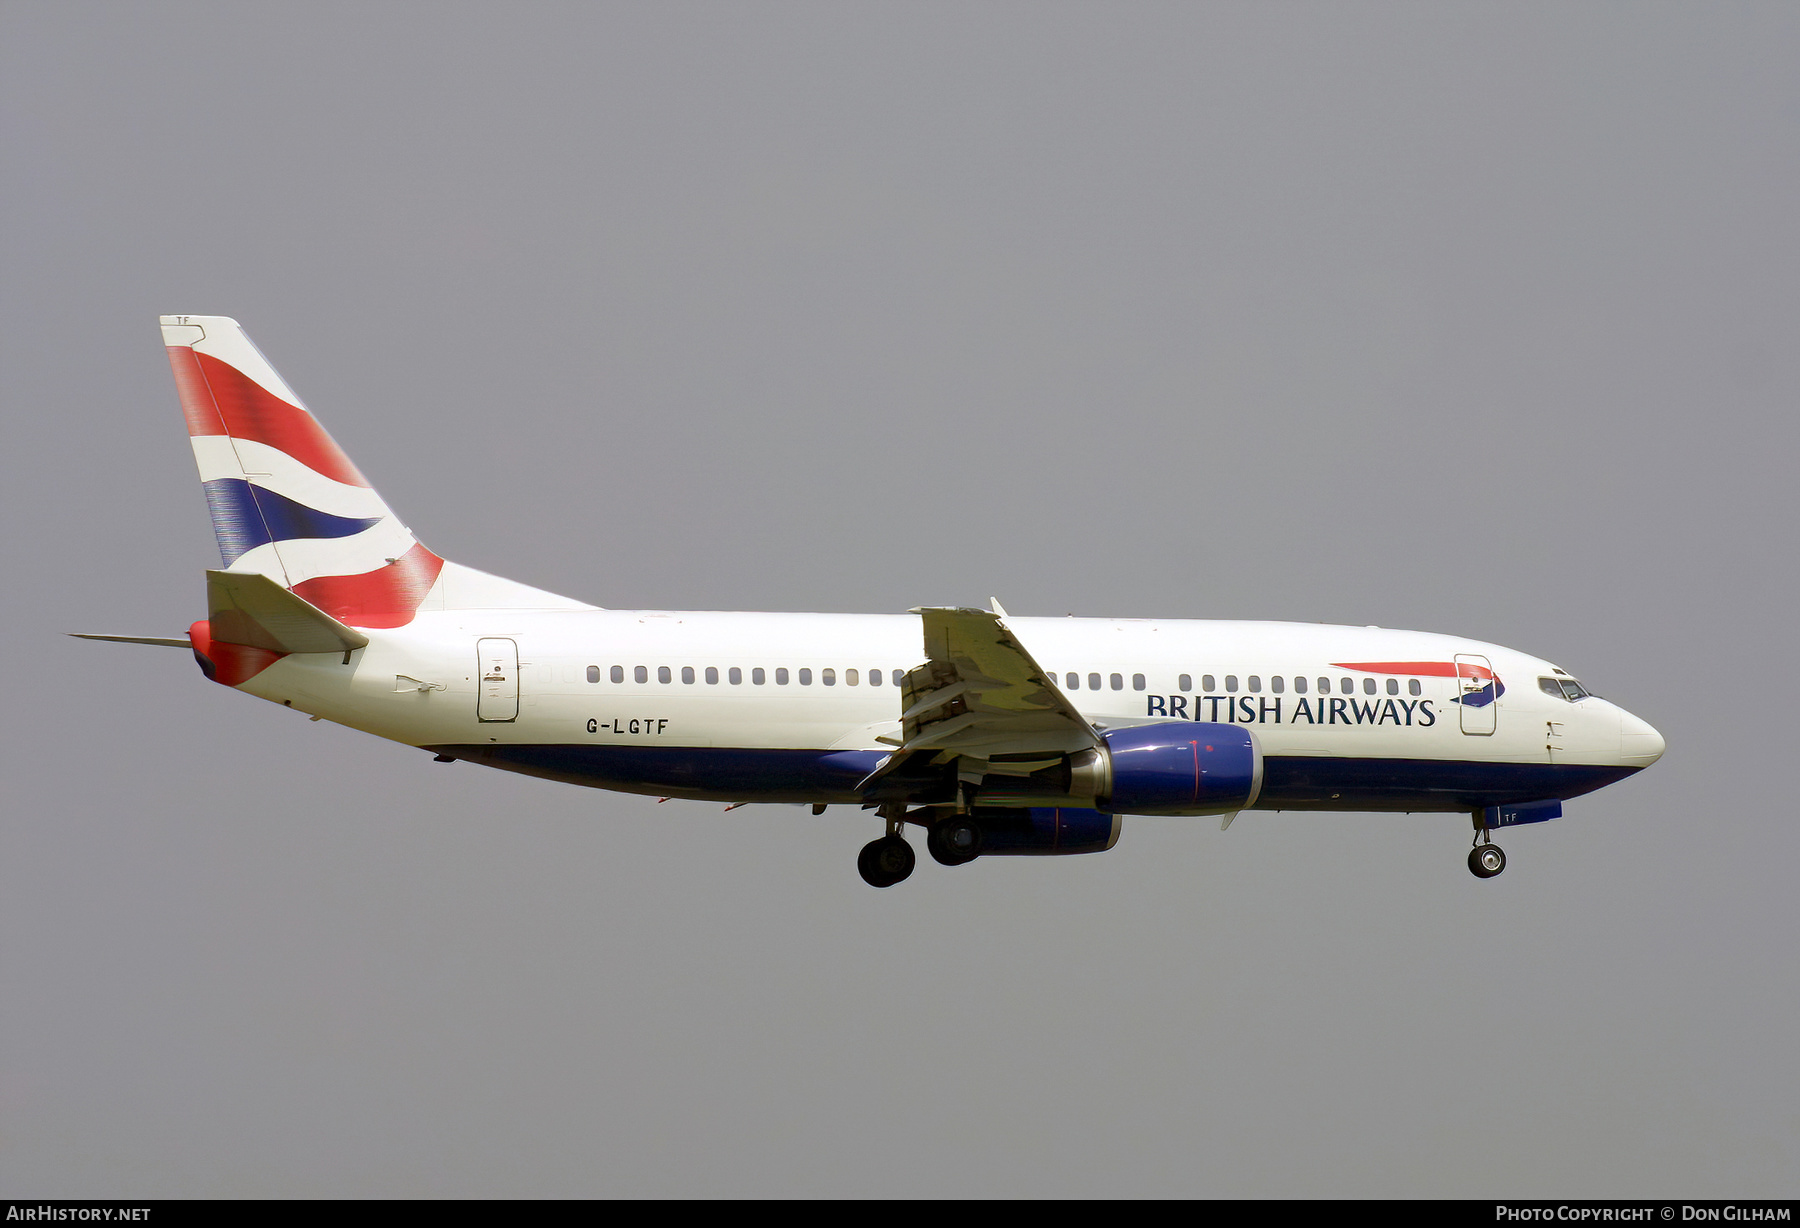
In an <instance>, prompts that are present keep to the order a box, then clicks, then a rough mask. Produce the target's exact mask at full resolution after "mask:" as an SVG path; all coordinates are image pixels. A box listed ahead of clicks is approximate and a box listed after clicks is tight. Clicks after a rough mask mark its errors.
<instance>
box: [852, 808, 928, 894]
mask: <svg viewBox="0 0 1800 1228" xmlns="http://www.w3.org/2000/svg"><path fill="white" fill-rule="evenodd" d="M902 826H903V823H902V822H901V820H900V819H898V818H889V819H888V821H887V828H888V830H887V835H885V836H883V837H881V839H879V840H871V841H869V842H868V843H867V844H865V845H863V850H862V852H861V853H859V854H857V857H856V872H857V873H858V874H861V875H862V878H863V882H865V883H867V884H869V886H871V887H892V886H893V885H894V884H895V883H899V882H905V881H906V877H907V875H909V874H911V873H912V872H913V866H914V865H916V864H917V863H918V858H917V857H916V856H914V854H913V851H912V845H910V844H908V843H907V842H906V837H905V836H902V835H901V834H900V828H901V827H902Z"/></svg>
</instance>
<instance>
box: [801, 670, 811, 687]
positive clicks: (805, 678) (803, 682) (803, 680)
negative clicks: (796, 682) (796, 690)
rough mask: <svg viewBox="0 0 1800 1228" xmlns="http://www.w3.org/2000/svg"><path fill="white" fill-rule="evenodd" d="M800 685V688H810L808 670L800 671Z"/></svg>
mask: <svg viewBox="0 0 1800 1228" xmlns="http://www.w3.org/2000/svg"><path fill="white" fill-rule="evenodd" d="M800 685H801V686H811V685H812V671H811V670H810V669H803V670H801V671H800Z"/></svg>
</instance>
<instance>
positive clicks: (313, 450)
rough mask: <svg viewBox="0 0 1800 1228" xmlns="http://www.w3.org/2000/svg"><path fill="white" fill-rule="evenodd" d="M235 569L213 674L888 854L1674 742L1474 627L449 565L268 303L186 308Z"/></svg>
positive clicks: (1479, 781) (1564, 784)
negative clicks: (1054, 612)
mask: <svg viewBox="0 0 1800 1228" xmlns="http://www.w3.org/2000/svg"><path fill="white" fill-rule="evenodd" d="M161 324H162V333H163V342H164V345H165V348H166V349H167V351H168V357H169V363H170V366H171V368H172V370H173V372H174V377H175V387H176V391H177V394H178V397H179V400H180V403H181V409H182V413H183V415H184V417H185V418H186V421H187V427H188V434H189V436H190V439H191V441H192V444H193V449H194V459H195V462H196V464H197V465H198V467H199V471H200V481H201V485H202V487H203V489H204V491H205V493H206V500H207V506H208V509H209V511H210V512H211V516H212V523H213V531H214V534H215V536H216V538H217V541H218V546H219V552H220V555H221V558H222V564H221V567H220V568H219V569H218V570H215V571H208V572H207V573H206V586H207V616H206V617H205V618H202V619H200V620H198V621H197V622H195V623H194V624H193V625H192V626H191V627H189V628H188V632H187V634H186V635H185V636H130V635H102V634H96V633H71V634H78V635H80V636H81V637H82V638H85V639H95V640H110V641H117V642H126V643H137V644H154V645H164V646H169V647H178V648H186V649H189V650H191V651H192V653H193V655H194V658H195V660H196V661H197V662H198V663H199V666H200V669H201V670H202V671H203V672H204V673H205V675H206V676H207V677H208V678H210V679H212V680H213V681H214V682H217V683H220V684H221V685H224V686H228V687H232V688H235V689H237V690H240V691H244V692H247V693H249V694H251V695H255V696H257V697H259V698H262V699H265V700H268V701H270V702H272V703H276V704H280V705H282V706H284V707H288V708H294V709H297V710H299V711H301V712H305V713H307V714H308V715H309V716H311V717H312V718H313V719H315V720H320V719H323V720H330V721H335V722H337V723H338V724H341V725H347V726H349V727H350V728H353V729H359V730H362V731H364V732H366V733H372V734H375V735H377V736H379V737H383V738H388V739H391V740H393V741H396V742H401V743H404V744H406V745H408V746H414V747H418V748H420V749H421V750H425V751H428V752H430V753H431V754H432V755H433V756H434V757H435V759H436V760H437V761H438V762H442V763H456V762H463V763H473V764H481V765H485V766H488V767H494V768H501V769H504V770H506V771H511V772H519V773H523V774H525V775H529V776H537V777H543V778H547V779H550V780H556V781H564V782H567V783H570V784H577V785H585V786H591V787H596V788H602V789H611V790H617V791H621V792H626V793H637V794H645V795H650V796H655V797H659V798H670V797H676V798H688V799H695V800H701V801H714V802H725V803H728V804H729V806H728V808H729V807H735V806H738V805H744V804H749V803H790V804H800V805H810V806H811V807H812V809H813V812H814V813H815V814H822V813H824V811H825V809H826V808H827V807H829V806H855V807H858V808H860V809H861V810H863V811H870V812H872V815H871V819H872V820H874V821H879V822H880V823H881V824H883V828H882V833H883V834H882V835H880V836H879V837H877V838H876V839H874V840H872V841H871V842H869V843H868V844H867V845H866V846H864V847H863V849H862V851H861V853H860V855H859V857H858V860H857V869H858V871H859V872H860V874H861V875H862V877H863V879H864V880H865V881H866V882H868V883H869V884H870V885H871V886H875V887H890V886H893V885H895V884H896V883H899V882H901V881H903V880H904V879H906V878H907V877H908V876H909V875H910V874H911V873H912V871H913V868H914V865H915V861H916V858H915V855H914V852H913V849H912V845H911V843H910V842H909V841H908V840H907V838H906V829H907V828H908V827H909V826H910V827H914V828H917V829H919V830H920V831H921V832H922V833H923V836H924V841H925V847H926V849H927V851H928V852H929V853H930V854H931V856H932V858H933V859H934V860H936V861H937V862H939V863H940V864H943V865H946V866H956V865H965V864H968V863H970V862H973V861H975V860H977V859H978V858H983V857H991V856H1022V855H1037V856H1049V855H1070V854H1080V853H1096V852H1102V851H1104V850H1107V849H1110V848H1112V847H1113V846H1114V844H1116V843H1117V841H1118V839H1119V835H1120V830H1121V823H1122V817H1123V816H1125V815H1153V816H1213V817H1217V818H1219V819H1220V827H1221V829H1228V828H1229V827H1230V826H1231V823H1232V820H1233V819H1234V817H1236V816H1237V815H1238V814H1240V813H1241V812H1243V811H1245V810H1264V811H1267V810H1300V811H1406V812H1415V811H1416V812H1436V813H1450V814H1461V815H1464V816H1467V817H1468V818H1469V819H1470V821H1471V825H1472V827H1473V830H1474V837H1473V839H1472V842H1471V849H1470V853H1469V858H1468V864H1469V869H1470V870H1471V871H1472V872H1473V873H1474V874H1475V876H1476V877H1478V878H1484V879H1485V878H1492V877H1494V876H1495V875H1497V874H1499V873H1500V872H1501V871H1502V870H1504V869H1505V868H1506V855H1505V853H1504V852H1502V851H1501V849H1500V847H1499V846H1498V845H1496V844H1495V843H1494V842H1493V833H1494V832H1495V831H1496V830H1498V829H1501V828H1506V827H1512V826H1518V825H1525V824H1531V823H1540V822H1544V821H1547V820H1550V819H1554V818H1557V817H1560V816H1561V814H1562V806H1563V803H1564V802H1565V801H1568V800H1569V799H1571V798H1575V797H1579V796H1581V795H1583V794H1586V793H1591V792H1593V791H1594V790H1596V789H1599V788H1602V787H1604V786H1606V785H1609V784H1612V783H1614V782H1615V781H1618V780H1622V779H1624V778H1625V777H1627V776H1630V775H1632V774H1634V773H1636V772H1639V771H1641V770H1643V769H1644V768H1646V767H1648V766H1650V765H1651V764H1652V763H1654V762H1656V760H1657V759H1658V758H1660V757H1661V755H1662V753H1663V749H1664V742H1663V738H1662V736H1661V735H1660V734H1659V733H1658V732H1657V731H1656V730H1655V729H1654V728H1652V727H1651V726H1650V725H1649V724H1647V723H1646V722H1645V721H1643V720H1641V719H1639V718H1638V717H1636V716H1633V715H1632V714H1631V713H1629V712H1627V711H1625V710H1624V709H1623V708H1621V707H1618V706H1617V705H1615V704H1612V703H1609V702H1607V701H1606V700H1604V699H1601V698H1600V697H1598V696H1596V695H1594V694H1592V693H1590V692H1589V691H1588V690H1586V688H1584V687H1583V686H1582V684H1581V683H1580V682H1579V681H1577V680H1576V678H1575V677H1574V676H1573V675H1571V674H1569V673H1568V672H1567V671H1565V670H1563V669H1562V668H1560V667H1559V666H1557V665H1555V664H1553V663H1551V662H1549V661H1546V660H1543V659H1541V658H1538V657H1534V656H1531V655H1529V654H1527V653H1523V652H1518V651H1515V650H1514V649H1511V648H1505V647H1502V646H1500V645H1498V644H1489V643H1484V642H1480V641H1476V640H1468V639H1462V638H1459V637H1456V636H1450V635H1439V634H1432V633H1426V632H1418V631H1397V630H1391V629H1387V628H1381V627H1343V626H1328V625H1323V624H1313V623H1285V622H1227V621H1204V620H1190V619H1138V618H1075V617H1068V618H1031V617H1014V616H1012V615H1010V614H1008V613H1007V612H1006V611H1005V610H1004V609H1002V608H1001V606H1000V603H999V602H998V601H993V602H991V603H990V604H991V608H989V609H985V610H984V609H979V608H964V607H920V608H917V609H914V610H911V611H910V612H908V613H906V614H886V615H883V614H784V613H720V612H708V611H698V612H697V611H665V610H608V609H602V608H600V607H597V606H593V605H589V604H587V603H585V602H581V601H576V600H572V599H570V598H567V597H562V596H558V595H557V594H554V593H550V592H546V591H544V590H542V589H537V588H533V587H530V586H528V585H525V584H521V583H518V582H516V581H513V580H508V579H503V578H501V577H499V576H493V575H489V574H487V573H485V572H481V571H477V570H475V569H474V568H472V567H466V566H463V565H460V564H458V563H454V562H451V561H449V560H447V559H444V558H441V557H439V556H438V555H436V554H434V553H432V552H431V551H430V550H429V549H427V548H426V546H425V545H424V544H423V543H421V542H420V541H419V539H418V538H417V537H415V536H414V535H413V533H412V531H411V530H410V529H409V528H407V526H406V525H405V524H404V523H403V522H402V521H401V520H400V519H399V518H398V517H397V516H396V515H395V514H394V512H393V510H392V509H391V508H389V507H388V505H387V503H386V502H385V501H384V500H383V499H382V497H381V495H380V494H379V493H377V491H376V490H375V488H374V487H373V486H372V485H371V484H370V483H369V481H368V480H367V479H366V478H364V477H363V475H362V474H361V472H360V471H359V470H358V469H357V468H356V466H355V465H354V464H353V463H352V462H351V461H350V458H349V457H348V456H347V455H346V454H345V452H344V451H343V449H342V448H340V447H339V446H338V444H337V443H336V442H335V441H334V440H333V438H332V437H331V436H330V435H329V434H327V433H326V431H325V429H324V428H323V427H322V426H321V425H320V424H319V422H318V420H317V419H316V418H315V417H314V416H313V415H312V413H311V412H310V411H309V410H308V409H307V408H306V407H305V405H304V404H303V403H302V401H301V400H300V398H299V397H298V396H296V395H295V394H294V392H293V390H292V389H290V388H289V387H288V385H287V383H286V382H285V381H283V380H282V378H281V376H280V375H278V374H277V373H276V371H275V369H274V368H273V367H272V366H270V365H269V363H268V361H267V360H266V359H265V358H264V357H263V355H262V353H261V352H260V351H259V350H258V349H257V348H256V346H255V345H254V344H253V343H252V342H251V340H250V338H249V337H248V335H247V334H245V332H244V331H243V329H242V328H240V327H239V326H238V324H237V322H236V321H235V320H232V319H230V318H228V317H224V316H193V315H173V316H163V317H161Z"/></svg>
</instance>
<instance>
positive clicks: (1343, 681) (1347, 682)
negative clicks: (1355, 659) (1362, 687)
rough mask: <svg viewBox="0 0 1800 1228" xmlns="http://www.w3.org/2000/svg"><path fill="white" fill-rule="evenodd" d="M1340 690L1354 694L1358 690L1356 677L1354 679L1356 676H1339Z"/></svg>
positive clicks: (1347, 693)
mask: <svg viewBox="0 0 1800 1228" xmlns="http://www.w3.org/2000/svg"><path fill="white" fill-rule="evenodd" d="M1338 690H1340V691H1342V692H1343V693H1344V694H1346V695H1350V694H1353V693H1354V692H1355V691H1356V679H1354V678H1339V679H1338Z"/></svg>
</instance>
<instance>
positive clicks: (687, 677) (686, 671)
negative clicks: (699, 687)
mask: <svg viewBox="0 0 1800 1228" xmlns="http://www.w3.org/2000/svg"><path fill="white" fill-rule="evenodd" d="M681 680H682V681H683V682H685V683H687V684H688V685H689V686H693V685H694V667H693V666H691V665H684V666H682V667H681Z"/></svg>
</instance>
